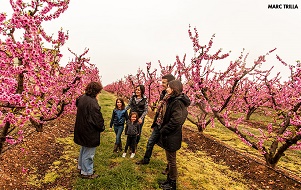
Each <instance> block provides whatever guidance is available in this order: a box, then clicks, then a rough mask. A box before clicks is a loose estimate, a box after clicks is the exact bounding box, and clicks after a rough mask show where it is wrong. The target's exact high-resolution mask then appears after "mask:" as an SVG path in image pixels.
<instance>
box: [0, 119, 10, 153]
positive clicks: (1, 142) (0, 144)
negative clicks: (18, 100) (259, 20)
mask: <svg viewBox="0 0 301 190" xmlns="http://www.w3.org/2000/svg"><path fill="white" fill-rule="evenodd" d="M9 127H10V123H9V122H8V121H7V122H6V123H5V125H4V127H3V130H2V133H1V136H0V154H1V153H2V150H3V146H4V142H5V141H6V135H7V133H8V129H9Z"/></svg>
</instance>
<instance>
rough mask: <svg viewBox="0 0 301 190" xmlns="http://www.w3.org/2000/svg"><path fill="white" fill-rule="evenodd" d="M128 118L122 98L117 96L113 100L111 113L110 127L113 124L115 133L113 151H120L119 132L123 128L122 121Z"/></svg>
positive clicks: (120, 132)
mask: <svg viewBox="0 0 301 190" xmlns="http://www.w3.org/2000/svg"><path fill="white" fill-rule="evenodd" d="M128 119H129V116H128V113H127V110H126V109H125V104H124V101H123V99H122V98H117V99H116V102H115V108H114V110H113V113H112V117H111V122H110V128H112V127H113V126H114V132H115V134H116V140H115V146H114V149H113V152H114V153H117V152H118V151H122V142H121V134H122V132H123V129H124V123H125V121H127V120H128Z"/></svg>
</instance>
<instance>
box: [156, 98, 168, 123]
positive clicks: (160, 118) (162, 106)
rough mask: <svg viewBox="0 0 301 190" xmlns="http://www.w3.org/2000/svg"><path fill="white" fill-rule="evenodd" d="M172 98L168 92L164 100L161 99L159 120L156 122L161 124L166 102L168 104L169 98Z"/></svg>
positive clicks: (158, 108) (158, 111)
mask: <svg viewBox="0 0 301 190" xmlns="http://www.w3.org/2000/svg"><path fill="white" fill-rule="evenodd" d="M169 98H170V95H169V94H166V95H165V96H164V97H163V98H162V100H160V101H159V103H158V106H157V111H156V113H157V115H158V117H157V120H156V123H157V124H158V125H159V126H160V125H161V124H162V122H163V117H164V114H165V111H166V104H167V100H168V99H169Z"/></svg>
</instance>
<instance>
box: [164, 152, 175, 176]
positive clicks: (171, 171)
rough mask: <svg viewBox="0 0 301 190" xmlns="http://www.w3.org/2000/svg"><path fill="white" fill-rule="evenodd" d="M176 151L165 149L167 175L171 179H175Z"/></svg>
mask: <svg viewBox="0 0 301 190" xmlns="http://www.w3.org/2000/svg"><path fill="white" fill-rule="evenodd" d="M176 153H177V152H169V151H167V150H165V154H166V159H167V164H168V175H169V178H170V179H171V180H177V177H178V169H177V156H176V155H177V154H176Z"/></svg>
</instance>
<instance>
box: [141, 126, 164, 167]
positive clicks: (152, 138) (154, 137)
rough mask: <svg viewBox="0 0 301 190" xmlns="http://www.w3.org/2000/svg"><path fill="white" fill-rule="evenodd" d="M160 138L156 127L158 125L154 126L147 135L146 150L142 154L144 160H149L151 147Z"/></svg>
mask: <svg viewBox="0 0 301 190" xmlns="http://www.w3.org/2000/svg"><path fill="white" fill-rule="evenodd" d="M159 138H160V130H159V129H158V126H155V127H154V129H153V132H152V134H151V136H150V137H149V139H148V141H147V145H146V151H145V154H144V160H145V161H146V162H149V161H150V157H151V156H152V152H153V148H154V146H155V144H156V143H157V142H158V140H159Z"/></svg>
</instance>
